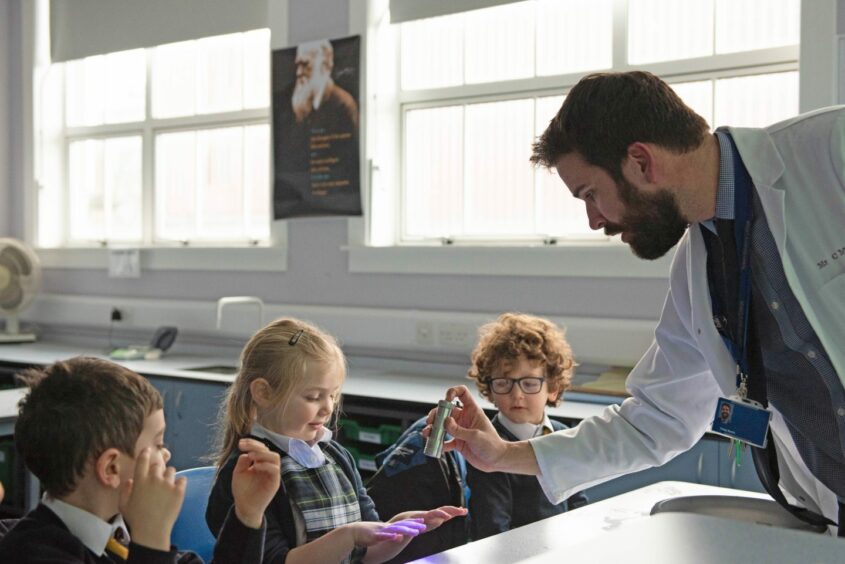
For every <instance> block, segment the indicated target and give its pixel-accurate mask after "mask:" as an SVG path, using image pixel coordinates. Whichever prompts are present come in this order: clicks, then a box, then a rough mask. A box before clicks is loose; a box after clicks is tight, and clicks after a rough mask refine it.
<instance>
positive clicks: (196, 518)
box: [170, 466, 216, 562]
mask: <svg viewBox="0 0 845 564" xmlns="http://www.w3.org/2000/svg"><path fill="white" fill-rule="evenodd" d="M215 471H216V468H214V466H203V467H200V468H191V469H188V470H182V471H181V472H176V476H177V477H178V476H184V477H185V478H187V479H188V484H187V487H186V488H185V501H184V503H182V510H181V511H180V512H179V517H178V518H177V519H176V523H174V524H173V532H172V533H171V535H170V542H171V544H174V545H176V548H178V549H179V550H190V551H191V552H196V553H197V554H198V555H199V556H200V557H201V558H202V559H203V561H205V562H210V561H211V556H212V555H213V554H214V542H215V541H216V539H215V538H214V535H212V534H211V531H210V530H209V529H208V525H206V523H205V508H206V506H208V494H209V493H210V492H211V486H212V485H214V473H215Z"/></svg>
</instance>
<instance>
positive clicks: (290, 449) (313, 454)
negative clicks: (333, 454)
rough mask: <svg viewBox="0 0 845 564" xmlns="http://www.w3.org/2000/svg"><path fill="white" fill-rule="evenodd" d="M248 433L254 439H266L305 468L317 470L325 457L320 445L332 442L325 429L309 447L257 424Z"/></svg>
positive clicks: (328, 432)
mask: <svg viewBox="0 0 845 564" xmlns="http://www.w3.org/2000/svg"><path fill="white" fill-rule="evenodd" d="M250 432H251V434H252V435H254V436H256V437H260V438H263V439H267V440H268V441H270V442H272V443H273V444H274V445H276V446H277V447H279V448H280V449H281V450H282V451H284V452H286V453H288V454H289V455H290V456H291V458H293V459H294V460H296V461H297V462H299V463H300V464H302V465H303V466H305V467H306V468H317V467H318V466H322V465H323V464H325V462H326V455H325V454H323V449H321V448H320V443H327V442H329V441H330V440H332V432H331V430H329V429H327V428H326V427H323V434H322V435H320V438H319V439H317V440H316V441H314V444H313V445H309V444H308V443H306V442H305V441H303V440H302V439H295V438H293V437H288V436H285V435H280V434H279V433H274V432H273V431H271V430H270V429H267V428H266V427H263V426H262V425H260V424H259V423H253V424H252V430H251V431H250Z"/></svg>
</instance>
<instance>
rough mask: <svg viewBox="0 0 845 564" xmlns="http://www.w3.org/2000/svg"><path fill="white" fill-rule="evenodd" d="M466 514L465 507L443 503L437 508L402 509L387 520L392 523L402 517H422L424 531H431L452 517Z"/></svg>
mask: <svg viewBox="0 0 845 564" xmlns="http://www.w3.org/2000/svg"><path fill="white" fill-rule="evenodd" d="M466 514H467V509H466V507H455V506H454V505H443V506H440V507H438V508H437V509H429V510H428V511H403V512H402V513H399V514H398V515H395V516H394V517H393V519H391V520H390V521H388V522H389V523H393V522H395V521H401V520H403V519H422V522H423V523H424V524H425V532H426V533H428V532H430V531H433V530H434V529H436V528H437V527H439V526H440V525H442V524H443V523H445V522H446V521H449V520H450V519H453V518H454V517H464V516H465V515H466Z"/></svg>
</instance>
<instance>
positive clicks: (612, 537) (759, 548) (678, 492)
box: [416, 482, 845, 564]
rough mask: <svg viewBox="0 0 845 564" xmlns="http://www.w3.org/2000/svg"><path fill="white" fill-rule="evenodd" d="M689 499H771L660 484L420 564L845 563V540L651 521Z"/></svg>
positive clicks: (678, 518) (695, 518) (690, 518)
mask: <svg viewBox="0 0 845 564" xmlns="http://www.w3.org/2000/svg"><path fill="white" fill-rule="evenodd" d="M689 495H730V496H743V497H758V498H767V499H771V498H769V497H768V496H767V495H765V494H757V493H753V492H747V491H742V490H734V489H729V488H719V487H715V486H705V485H700V484H691V483H687V482H660V483H657V484H653V485H651V486H646V487H644V488H640V489H638V490H633V491H631V492H628V493H625V494H622V495H619V496H616V497H612V498H609V499H606V500H603V501H599V502H597V503H593V504H589V505H586V506H584V507H580V508H578V509H575V510H573V511H570V512H567V513H562V514H560V515H557V516H555V517H550V518H548V519H544V520H542V521H538V522H536V523H532V524H530V525H525V526H523V527H520V528H518V529H514V530H511V531H507V532H505V533H502V534H499V535H495V536H493V537H488V538H486V539H483V540H480V541H476V542H473V543H469V544H466V545H463V546H459V547H456V548H453V549H452V550H448V551H446V552H442V553H440V554H435V555H433V556H429V557H428V558H424V559H422V560H417V561H416V562H418V563H422V562H425V563H429V564H456V563H467V562H484V563H485V564H490V563H511V562H521V563H523V564H529V563H530V564H545V563H552V562H554V563H559V562H565V563H567V564H579V563H585V564H586V563H590V564H592V563H596V562H599V563H604V562H608V563H617V562H618V563H624V564H638V563H643V564H664V563H666V564H668V563H670V562H671V563H672V564H699V563H709V562H714V563H715V562H718V563H732V562H741V563H743V564H753V563H758V562H759V563H767V564H768V563H780V562H783V563H795V562H810V563H813V564H827V563H830V564H833V563H841V562H843V561H845V556H843V555H845V540H843V539H837V538H834V537H830V536H827V535H819V534H815V533H809V532H804V531H797V530H793V529H785V528H781V527H770V526H767V525H758V524H756V523H747V522H741V521H734V520H728V519H721V518H717V517H708V516H703V515H693V514H687V513H661V514H657V515H655V516H649V513H650V511H651V508H652V507H653V506H654V504H655V503H657V502H658V501H662V500H664V499H668V498H673V497H679V496H689Z"/></svg>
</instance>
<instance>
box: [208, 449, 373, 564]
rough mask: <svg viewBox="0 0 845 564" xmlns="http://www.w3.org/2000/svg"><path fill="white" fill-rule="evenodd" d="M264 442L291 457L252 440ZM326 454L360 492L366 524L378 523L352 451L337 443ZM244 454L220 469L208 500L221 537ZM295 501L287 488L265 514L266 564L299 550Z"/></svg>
mask: <svg viewBox="0 0 845 564" xmlns="http://www.w3.org/2000/svg"><path fill="white" fill-rule="evenodd" d="M251 438H253V439H255V440H257V441H261V442H262V443H264V444H265V445H267V447H268V448H269V449H270V450H272V451H273V452H276V453H278V454H279V456H289V455H288V454H287V453H285V452H284V451H282V450H281V449H279V447H277V446H276V445H275V444H274V443H273V442H271V441H268V440H266V439H263V438H259V437H251ZM319 444H320V446H321V447H322V449H323V452H325V453H326V454H328V455H330V456H331V457H332V458H333V459H334V460H335V461H336V462H337V463H338V464H339V465H340V467H341V469H342V470H343V473H344V474H345V475H346V477H347V478H349V481H350V482H352V487H353V488H355V491H356V492H358V504H359V507H360V508H361V520H362V521H378V520H379V516H378V513H376V506H375V504H374V503H373V500H372V499H371V498H370V496H369V495H367V490H366V488H364V483H363V481H362V480H361V475H360V474H359V473H358V470H357V469H356V467H355V460H354V459H353V458H352V455H351V454H349V451H348V450H346V449H345V448H343V447H342V446H341V445H340V443H338V442H336V441H328V442H325V443H319ZM240 454H241V453H240V452H237V453H235V454H233V455H232V456H231V457H229V460H227V461H226V463H225V464H224V465H223V467H222V468H221V469H220V472H219V473H218V474H217V480H216V481H215V483H214V486H213V487H212V488H211V494H209V497H208V508H207V509H206V512H205V521H206V523H208V528H209V529H211V532H212V533H213V534H214V535H215V536H217V532H218V531H219V530H220V527H221V525H222V524H223V518H224V517H225V516H226V514H227V513H228V512H229V511H230V510H231V508H232V504H233V503H234V500H233V498H232V471H233V470H234V469H235V464H236V463H237V461H238V456H240ZM291 503H292V502H291V499H290V498H289V497H288V495H287V493H286V492H285V488H284V484H282V486H280V487H279V491H278V492H276V495H275V496H274V497H273V500H272V501H271V502H270V505H269V506H267V510H266V511H265V512H264V519H265V521H266V522H267V533H266V536H265V541H264V560H263V562H264V563H266V564H281V563H282V562H284V561H285V560H286V559H287V554H288V552H290V550H291V549H292V548H296V546H297V544H296V526H295V522H294V520H293V508H292V507H291Z"/></svg>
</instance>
